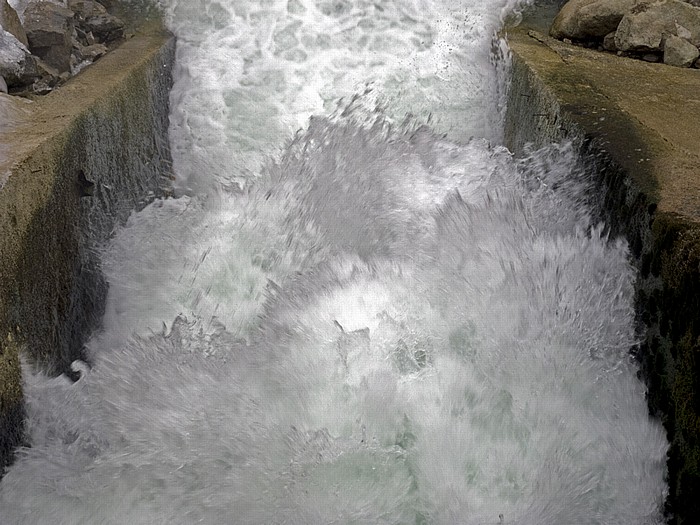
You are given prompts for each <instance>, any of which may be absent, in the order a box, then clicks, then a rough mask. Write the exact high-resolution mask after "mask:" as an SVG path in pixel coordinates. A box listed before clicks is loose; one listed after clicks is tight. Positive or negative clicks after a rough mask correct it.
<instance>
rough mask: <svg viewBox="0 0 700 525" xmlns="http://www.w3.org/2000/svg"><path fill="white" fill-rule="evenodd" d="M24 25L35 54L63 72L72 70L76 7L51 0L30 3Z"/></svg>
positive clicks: (25, 13) (30, 46)
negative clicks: (72, 7) (63, 5)
mask: <svg viewBox="0 0 700 525" xmlns="http://www.w3.org/2000/svg"><path fill="white" fill-rule="evenodd" d="M24 28H25V30H26V32H27V38H28V40H29V49H30V50H31V51H32V53H33V54H35V55H36V56H38V57H39V58H41V59H42V60H44V61H45V62H47V63H48V64H49V65H51V66H53V67H55V68H56V69H58V70H59V71H60V72H64V71H69V70H70V54H71V45H72V42H71V36H72V35H73V11H71V10H70V9H66V8H65V7H61V6H60V5H57V4H54V3H50V2H38V3H35V4H30V5H29V6H28V7H27V9H26V10H25V11H24Z"/></svg>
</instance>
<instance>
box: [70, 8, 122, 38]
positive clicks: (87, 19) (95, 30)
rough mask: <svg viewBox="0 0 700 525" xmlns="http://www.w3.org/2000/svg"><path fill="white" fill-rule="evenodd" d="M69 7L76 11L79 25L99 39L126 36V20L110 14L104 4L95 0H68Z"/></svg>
mask: <svg viewBox="0 0 700 525" xmlns="http://www.w3.org/2000/svg"><path fill="white" fill-rule="evenodd" d="M68 7H69V8H70V9H71V10H72V11H73V12H74V13H75V18H76V21H77V24H78V26H79V27H80V28H81V29H82V30H83V31H84V32H85V33H92V35H94V37H95V38H96V39H97V40H98V41H100V42H111V41H113V40H117V39H119V38H122V37H123V36H124V22H122V21H121V20H120V19H119V18H117V17H116V16H112V15H110V14H109V13H108V12H107V9H105V7H104V6H103V5H102V4H100V3H98V2H94V1H93V0H68Z"/></svg>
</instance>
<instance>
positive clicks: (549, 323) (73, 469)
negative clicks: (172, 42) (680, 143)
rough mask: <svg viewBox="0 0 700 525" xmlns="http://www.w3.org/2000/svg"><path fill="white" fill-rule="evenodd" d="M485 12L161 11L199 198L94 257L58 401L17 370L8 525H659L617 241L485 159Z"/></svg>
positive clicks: (473, 7) (131, 229) (177, 147)
mask: <svg viewBox="0 0 700 525" xmlns="http://www.w3.org/2000/svg"><path fill="white" fill-rule="evenodd" d="M505 6H506V2H464V3H463V4H461V5H460V7H459V8H455V7H453V6H450V5H448V4H447V3H445V4H442V3H439V2H418V1H416V2H382V3H373V2H362V1H358V2H349V1H344V0H336V1H327V0H323V1H319V2H311V1H308V0H294V1H291V2H286V1H285V2H277V1H272V0H265V1H260V2H244V1H239V2H233V1H232V2H204V3H197V2H184V1H183V2H173V3H171V4H168V9H169V17H170V19H169V23H170V25H171V27H172V28H173V29H174V30H175V31H176V32H177V33H178V36H179V38H180V43H179V47H178V60H179V63H178V73H177V80H176V87H175V89H174V90H173V94H172V102H173V114H172V128H171V131H172V137H173V140H174V151H175V155H176V161H177V162H176V169H177V170H178V176H179V182H178V184H179V188H180V189H181V190H182V191H183V192H186V193H190V194H191V195H189V196H182V197H180V198H177V199H170V200H162V201H157V202H155V203H153V204H152V205H150V206H148V207H146V208H145V209H144V210H143V211H141V212H139V213H134V214H133V215H132V217H131V218H130V219H129V222H128V224H127V225H126V226H125V227H124V228H123V229H122V230H120V231H119V232H117V233H116V235H115V237H114V239H113V241H112V242H111V244H110V246H108V247H107V248H106V249H105V253H104V254H103V269H104V271H105V275H106V277H107V279H108V281H109V283H110V295H109V298H108V305H107V314H106V316H105V321H104V329H103V331H102V332H101V333H99V334H96V336H95V337H94V338H93V339H92V340H91V342H90V345H89V346H90V348H89V350H90V354H91V356H90V357H91V368H88V367H86V366H85V365H84V364H80V363H76V368H79V369H80V371H81V373H82V376H81V378H80V380H79V381H77V382H76V383H75V384H71V383H70V382H69V381H67V380H65V378H63V379H61V378H59V379H47V378H45V377H43V376H41V375H35V374H33V373H31V372H30V371H29V370H27V371H26V374H25V376H26V381H27V385H26V388H25V392H26V395H27V401H28V407H27V408H28V415H29V427H30V428H29V430H30V432H31V437H32V447H31V448H28V449H26V450H23V451H22V453H21V455H20V457H19V459H18V461H17V463H16V464H15V465H14V466H13V467H12V468H11V469H10V470H9V471H8V473H7V475H6V477H5V478H4V479H3V481H2V483H1V484H0V510H1V511H2V516H3V518H4V519H9V520H10V522H12V523H17V524H23V523H32V524H35V523H40V524H41V523H52V524H53V523H134V524H141V523H143V524H146V523H149V524H150V523H175V524H178V523H182V524H189V523H211V524H215V523H250V524H254V523H288V524H322V523H367V524H376V523H395V524H404V523H431V524H454V523H465V524H470V525H472V524H473V525H477V524H484V523H499V522H504V523H518V524H523V525H530V524H531V525H547V524H551V525H559V524H562V523H572V524H576V525H585V524H599V525H602V524H609V523H616V524H623V525H624V524H629V525H637V524H640V523H648V524H651V523H655V524H659V523H661V522H662V519H661V515H660V512H661V510H662V506H663V498H664V495H665V491H666V486H665V483H664V474H665V454H666V450H667V447H668V444H667V442H666V440H665V437H664V433H663V429H662V427H661V425H660V424H659V423H658V422H655V421H651V420H650V419H649V417H648V415H647V408H646V404H645V400H644V387H643V385H642V384H641V383H640V382H639V381H638V380H637V378H636V365H635V364H634V363H633V362H632V361H631V359H630V358H629V356H628V352H629V349H630V347H631V346H632V345H633V344H634V343H635V335H634V329H633V319H634V312H633V306H632V299H633V297H632V296H633V288H632V284H633V279H634V274H633V271H632V269H631V267H630V265H629V263H628V261H627V248H626V245H625V243H624V242H618V241H611V240H608V239H606V238H605V237H604V236H603V235H601V231H602V230H601V228H600V227H599V226H597V225H596V224H594V223H592V220H591V209H590V207H589V206H588V204H587V201H586V199H585V195H586V192H587V190H589V184H590V181H589V180H588V179H587V177H586V176H585V174H584V173H582V172H581V170H580V169H579V168H578V167H577V163H576V159H575V158H574V156H573V154H572V151H571V148H570V147H567V146H566V145H560V146H552V147H550V148H546V149H544V150H542V151H538V152H533V154H532V155H531V156H530V157H529V158H526V159H524V160H522V161H520V162H518V163H516V162H515V161H514V160H513V159H512V158H511V156H510V154H509V152H508V151H507V150H505V149H504V148H502V147H498V146H492V145H491V143H490V142H489V140H488V139H497V138H498V136H499V134H500V130H499V127H500V123H499V120H498V118H499V114H500V111H501V108H499V106H498V101H499V97H500V96H501V95H502V91H503V86H500V87H499V86H498V85H497V84H496V82H497V81H498V78H499V74H500V73H498V72H497V71H496V69H495V68H493V67H492V66H490V65H489V52H490V49H491V34H492V29H493V28H495V27H496V25H497V23H498V21H499V20H500V19H501V8H504V7H505ZM416 38H418V41H414V40H415V39H416ZM421 38H422V39H423V42H426V41H429V42H430V43H431V45H430V46H425V45H424V44H421V40H420V39H421ZM304 54H305V57H304ZM358 86H359V90H358ZM460 89H461V90H462V91H460ZM499 93H500V94H499ZM353 94H356V95H357V96H356V97H354V98H353ZM341 97H344V100H343V102H341V103H338V99H339V98H341ZM406 111H411V112H412V113H413V114H414V115H417V116H416V117H415V118H414V119H410V118H409V119H407V120H405V121H404V119H405V113H406ZM430 113H432V114H433V115H434V117H433V119H432V120H431V121H430V123H429V124H427V121H428V114H430ZM311 114H315V115H316V116H315V117H314V118H313V120H311V121H310V122H309V121H308V117H309V116H310V115H311ZM424 124H427V125H424ZM457 124H459V125H457ZM299 127H301V128H303V131H300V132H298V133H296V134H295V131H296V130H297V129H298V128H299ZM445 133H446V134H447V136H446V137H445V136H444V134H445ZM470 135H475V136H476V137H477V138H475V139H473V140H464V138H465V136H470ZM289 140H291V142H289ZM285 141H288V142H285ZM499 515H502V516H503V519H502V520H501V518H499Z"/></svg>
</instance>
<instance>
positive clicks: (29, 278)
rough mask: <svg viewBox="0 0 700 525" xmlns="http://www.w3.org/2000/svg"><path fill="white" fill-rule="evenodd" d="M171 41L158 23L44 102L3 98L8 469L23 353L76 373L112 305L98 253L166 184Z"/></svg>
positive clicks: (0, 402)
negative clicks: (6, 115) (74, 366)
mask: <svg viewBox="0 0 700 525" xmlns="http://www.w3.org/2000/svg"><path fill="white" fill-rule="evenodd" d="M174 48H175V45H174V39H173V38H172V37H171V36H170V35H168V34H167V33H165V32H164V31H163V30H162V29H160V26H158V25H153V24H152V25H151V26H149V27H147V28H146V29H145V31H144V32H141V33H137V35H136V36H134V37H133V38H131V39H129V40H128V41H126V42H125V43H124V44H122V45H121V46H120V47H118V48H117V49H115V50H114V51H112V52H110V53H109V54H107V55H106V56H105V57H103V58H102V59H100V60H99V61H98V62H96V63H95V64H93V65H92V66H90V67H89V68H87V69H86V70H84V71H83V72H81V73H80V74H79V75H77V76H76V77H74V78H72V79H71V80H70V81H69V82H67V83H66V84H65V85H64V86H62V87H61V88H60V89H58V90H56V91H55V92H53V93H51V94H49V95H47V96H45V97H41V98H37V99H36V100H34V101H32V102H31V103H29V102H26V101H20V100H17V99H10V98H9V97H6V96H5V95H3V97H5V98H4V99H3V100H2V101H1V102H3V104H2V105H0V109H2V108H3V107H4V108H5V109H6V110H8V108H10V109H12V111H11V113H12V114H13V117H16V118H15V119H14V120H15V122H14V123H12V124H8V123H7V122H4V123H3V124H2V126H0V475H1V473H2V469H3V467H4V466H5V465H7V464H8V462H9V461H10V460H11V454H12V450H13V449H14V448H15V447H16V445H17V444H18V443H20V442H21V440H22V437H23V435H22V419H23V418H22V415H23V411H22V389H21V375H20V366H19V358H18V354H19V353H22V354H23V355H25V356H26V357H27V359H28V360H29V361H30V362H33V363H34V364H36V365H37V366H40V367H42V368H44V369H46V370H47V371H48V372H49V373H52V374H59V373H67V374H69V375H71V374H73V371H72V370H71V368H70V365H71V363H72V362H73V361H74V360H75V359H80V358H83V357H84V356H83V345H84V342H85V340H86V338H87V337H88V335H89V333H90V332H91V331H92V330H93V329H94V328H95V327H97V326H98V323H99V320H100V318H101V314H102V312H103V305H104V299H105V294H106V290H107V285H106V283H105V281H104V278H103V277H102V274H101V272H100V269H99V258H98V255H97V254H98V250H99V248H100V246H101V245H102V244H103V243H104V242H105V241H106V240H107V239H108V237H109V235H110V233H111V232H112V231H113V228H114V227H115V225H116V224H118V223H119V222H120V221H123V220H125V219H126V217H127V216H128V214H129V213H130V211H131V210H133V209H134V208H138V207H139V206H141V205H143V204H145V203H146V202H147V201H148V200H149V199H152V198H153V196H154V195H157V194H158V192H160V191H161V188H164V187H165V184H164V180H163V179H164V178H165V177H167V175H168V173H169V172H170V169H169V168H170V163H171V161H170V155H169V149H168V139H167V130H168V114H169V111H168V96H169V91H170V87H171V85H172V75H171V70H172V64H173V61H174ZM8 111H9V110H8Z"/></svg>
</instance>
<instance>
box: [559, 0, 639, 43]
mask: <svg viewBox="0 0 700 525" xmlns="http://www.w3.org/2000/svg"><path fill="white" fill-rule="evenodd" d="M642 1H643V0H570V1H569V2H567V3H566V4H565V5H564V7H562V8H561V11H559V14H557V16H556V18H555V19H554V22H553V23H552V27H551V29H550V30H549V34H550V35H551V36H552V37H554V38H558V39H563V38H573V39H576V40H586V39H589V38H603V37H604V36H605V35H607V34H609V33H611V32H613V31H615V29H617V26H618V24H619V23H620V20H622V17H623V16H624V15H625V13H627V12H629V11H630V10H631V9H632V8H633V7H634V6H636V5H637V4H639V3H641V2H642Z"/></svg>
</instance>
